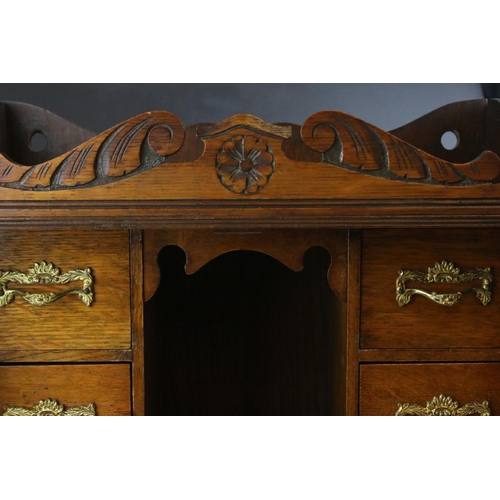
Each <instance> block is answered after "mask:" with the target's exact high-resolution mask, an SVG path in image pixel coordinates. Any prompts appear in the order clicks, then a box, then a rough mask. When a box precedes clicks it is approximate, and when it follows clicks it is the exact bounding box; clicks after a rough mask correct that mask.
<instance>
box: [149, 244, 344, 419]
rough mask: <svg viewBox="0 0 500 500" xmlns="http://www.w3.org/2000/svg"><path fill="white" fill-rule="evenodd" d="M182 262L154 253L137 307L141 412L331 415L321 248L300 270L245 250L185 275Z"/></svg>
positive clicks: (335, 309) (329, 331)
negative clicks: (141, 308) (150, 289)
mask: <svg viewBox="0 0 500 500" xmlns="http://www.w3.org/2000/svg"><path fill="white" fill-rule="evenodd" d="M185 260H186V255H185V253H184V251H183V250H181V249H180V248H179V247H177V246H168V247H165V248H164V249H163V250H162V251H161V252H160V254H159V256H158V263H159V266H160V269H161V282H160V285H159V287H158V290H157V292H156V293H155V295H154V296H153V297H152V298H151V300H149V301H148V302H147V303H146V305H145V367H146V371H145V381H146V414H148V415H332V414H335V413H336V411H337V410H336V409H335V404H336V403H335V402H336V401H337V402H338V400H339V398H338V397H336V394H335V392H336V391H340V392H341V391H342V389H341V388H340V389H339V384H338V380H335V379H336V375H335V374H336V373H338V367H337V368H336V367H335V366H334V365H335V364H336V361H335V360H336V359H337V358H338V359H340V358H341V357H342V355H341V354H340V355H339V353H338V352H337V353H336V352H335V351H336V347H335V346H336V340H335V338H336V335H338V334H340V332H338V331H336V329H337V327H336V324H339V321H337V319H336V316H337V315H338V314H339V311H341V310H342V305H341V304H340V301H339V300H338V299H337V297H336V296H335V295H334V293H333V292H332V291H331V289H330V287H329V285H328V282H327V270H328V268H329V265H330V255H329V253H328V251H326V250H325V249H324V248H319V247H314V248H311V249H309V250H308V251H307V252H306V254H305V256H304V269H303V271H300V272H295V271H292V270H290V269H289V268H287V267H286V266H284V265H283V264H282V263H281V262H279V261H277V260H275V259H274V258H272V257H269V256H267V255H264V254H261V253H258V252H254V251H243V250H242V251H236V252H230V253H227V254H224V255H221V256H219V257H217V258H216V259H214V260H212V261H211V262H209V263H208V264H206V265H205V266H204V267H202V268H201V269H200V270H199V271H198V272H196V273H195V274H193V275H190V276H188V275H186V274H185V271H184V264H185ZM337 404H338V403H337Z"/></svg>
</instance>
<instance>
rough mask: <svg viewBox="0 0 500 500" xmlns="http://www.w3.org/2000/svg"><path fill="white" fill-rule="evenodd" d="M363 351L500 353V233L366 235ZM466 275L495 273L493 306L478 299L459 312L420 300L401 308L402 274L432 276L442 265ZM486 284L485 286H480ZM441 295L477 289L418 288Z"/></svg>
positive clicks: (462, 286)
mask: <svg viewBox="0 0 500 500" xmlns="http://www.w3.org/2000/svg"><path fill="white" fill-rule="evenodd" d="M362 241H363V263H362V278H361V280H362V286H361V342H360V345H361V348H363V349H374V348H390V349H411V348H416V349H429V348H437V349H439V348H441V349H442V348H474V347H476V348H488V347H490V348H498V347H500V329H499V327H498V317H499V314H500V297H499V296H498V294H499V293H500V287H499V280H500V274H499V271H500V254H499V253H498V246H499V244H500V233H499V232H498V231H496V230H486V229H484V230H483V229H467V230H448V229H432V230H431V229H429V230H421V229H408V230H380V231H378V230H377V231H375V230H373V231H364V232H363V240H362ZM443 260H446V261H448V262H453V263H454V264H455V265H456V266H458V267H460V268H461V269H462V270H465V269H471V268H485V267H491V269H492V273H493V283H492V286H491V291H492V301H491V303H489V304H488V305H486V306H483V305H482V304H481V303H480V302H479V300H477V298H476V297H475V295H474V294H470V295H468V296H467V297H466V298H465V299H464V300H463V301H462V302H461V303H459V304H457V305H455V306H453V307H445V306H441V305H439V304H436V303H434V302H432V301H430V300H429V299H427V298H426V297H422V296H414V297H413V298H412V300H411V302H410V303H409V304H407V305H405V306H402V307H400V306H399V305H398V303H397V302H396V287H395V283H396V278H397V276H398V270H399V269H417V270H422V271H426V270H427V269H428V268H429V267H432V266H434V264H435V263H436V262H441V261H443ZM479 284H480V282H479ZM415 286H416V287H418V288H421V289H424V290H426V291H429V292H431V291H436V292H438V293H444V292H451V291H460V290H464V289H467V288H469V287H470V286H472V285H471V283H465V284H455V285H444V284H430V285H423V284H420V283H417V284H415Z"/></svg>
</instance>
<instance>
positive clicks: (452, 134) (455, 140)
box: [441, 130, 460, 151]
mask: <svg viewBox="0 0 500 500" xmlns="http://www.w3.org/2000/svg"><path fill="white" fill-rule="evenodd" d="M459 142H460V136H459V135H458V132H457V131H456V130H448V131H447V132H445V133H444V134H443V135H442V136H441V144H442V146H443V148H444V149H447V150H448V151H452V150H453V149H455V148H456V147H457V146H458V144H459Z"/></svg>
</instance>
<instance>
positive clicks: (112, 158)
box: [0, 112, 184, 191]
mask: <svg viewBox="0 0 500 500" xmlns="http://www.w3.org/2000/svg"><path fill="white" fill-rule="evenodd" d="M183 140H184V129H183V127H182V123H181V122H180V120H179V119H178V118H177V117H176V116H174V115H173V114H171V113H167V112H155V113H144V114H142V115H138V116H136V117H135V118H132V119H131V120H128V121H126V122H123V123H122V124H120V125H118V126H116V127H114V128H113V129H111V130H109V131H107V132H104V133H102V134H100V135H98V136H97V137H95V138H94V139H91V140H90V141H87V142H85V143H84V144H82V145H81V146H79V147H77V148H75V149H73V150H72V151H70V152H69V153H67V154H65V155H62V156H60V157H58V158H55V159H53V160H50V161H48V162H45V163H43V164H39V165H33V166H24V165H19V164H15V163H13V162H11V161H9V160H8V159H7V158H6V157H5V156H3V155H1V154H0V186H2V187H10V188H17V189H24V190H30V191H51V190H59V189H72V188H81V187H93V186H98V185H102V184H107V183H110V182H115V181H117V180H120V179H124V178H126V177H129V176H131V175H135V174H138V173H140V172H144V171H146V170H150V169H152V168H154V167H156V166H158V165H161V164H163V163H165V162H167V160H168V157H169V156H170V155H172V154H173V153H175V152H176V151H178V150H179V148H180V147H181V145H182V143H183Z"/></svg>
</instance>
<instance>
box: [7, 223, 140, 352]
mask: <svg viewBox="0 0 500 500" xmlns="http://www.w3.org/2000/svg"><path fill="white" fill-rule="evenodd" d="M0 238H1V241H2V245H1V252H0V270H1V271H2V272H1V273H0V276H2V275H4V273H5V271H10V272H12V273H14V274H13V275H11V276H12V278H9V279H10V281H9V282H8V283H7V284H6V285H5V288H6V289H7V290H9V291H10V292H9V293H10V294H11V297H13V300H12V301H11V302H10V303H7V304H4V305H3V306H2V307H0V326H1V327H0V350H22V349H27V350H55V349H94V348H95V349H127V348H130V344H131V334H130V271H129V266H130V264H129V238H128V232H127V231H94V230H76V231H75V230H64V231H48V230H47V231H29V230H23V231H20V230H7V231H0ZM43 263H46V264H47V265H46V266H45V265H44V264H43ZM35 264H39V265H38V266H35ZM50 264H53V268H52V269H51V268H50V266H49V265H50ZM87 268H90V270H91V276H92V279H93V284H92V290H91V291H92V293H93V302H92V303H91V305H90V306H87V305H86V304H85V303H84V302H83V301H82V300H81V299H80V298H79V296H78V294H76V293H72V294H69V295H65V296H63V297H61V298H59V299H58V300H55V301H54V302H51V303H48V304H45V305H41V306H40V305H33V304H31V303H29V302H27V301H26V300H25V299H24V298H23V297H22V296H21V295H18V294H12V291H13V290H16V291H20V292H21V293H25V292H28V293H30V294H44V295H46V294H50V293H56V294H59V293H60V292H65V291H68V290H84V288H83V287H84V286H85V285H84V283H85V282H84V281H83V280H82V279H81V278H82V273H76V274H75V273H73V274H72V275H71V271H75V270H81V271H82V272H83V271H85V270H86V269H87ZM30 269H31V271H30ZM54 269H57V270H58V271H57V270H56V271H54ZM16 272H17V273H16ZM55 272H56V273H57V272H59V275H60V276H62V275H66V276H70V275H71V276H72V277H75V278H78V279H76V280H75V281H69V282H68V283H61V284H54V283H51V284H44V283H42V282H43V281H44V278H45V280H47V277H46V276H43V274H44V273H46V274H50V273H55ZM30 273H31V274H35V275H36V276H37V279H38V281H39V283H33V284H26V283H25V281H26V276H28V277H29V276H30ZM40 273H42V274H40ZM20 274H21V275H22V276H21V278H19V277H16V276H19V275H20ZM23 276H24V277H23ZM16 279H17V282H16ZM48 279H50V278H48ZM63 281H64V280H63ZM86 291H87V292H88V291H89V290H86ZM2 293H4V294H5V292H2ZM0 298H1V297H0Z"/></svg>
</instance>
